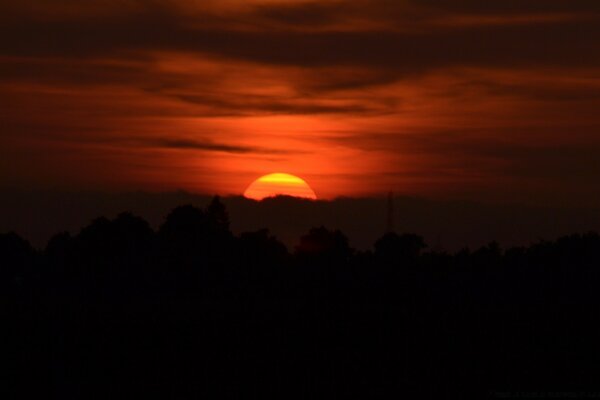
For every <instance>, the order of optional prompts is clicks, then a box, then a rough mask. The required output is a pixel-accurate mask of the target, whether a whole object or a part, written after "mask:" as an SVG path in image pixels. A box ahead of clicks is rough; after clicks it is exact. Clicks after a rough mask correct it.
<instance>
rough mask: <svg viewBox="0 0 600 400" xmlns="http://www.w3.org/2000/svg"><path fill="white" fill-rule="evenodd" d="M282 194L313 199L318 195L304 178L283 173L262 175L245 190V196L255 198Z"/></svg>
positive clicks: (259, 198)
mask: <svg viewBox="0 0 600 400" xmlns="http://www.w3.org/2000/svg"><path fill="white" fill-rule="evenodd" d="M281 195H283V196H292V197H301V198H305V199H311V200H316V199H317V195H316V194H315V192H314V191H313V190H312V189H311V188H310V186H308V183H306V181H304V179H302V178H298V177H297V176H294V175H290V174H283V173H274V174H268V175H264V176H261V177H260V178H258V179H257V180H255V181H254V182H252V183H251V184H250V186H248V189H246V191H245V192H244V196H245V197H247V198H249V199H254V200H262V199H264V198H267V197H274V196H281Z"/></svg>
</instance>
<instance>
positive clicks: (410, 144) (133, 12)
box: [0, 0, 600, 206]
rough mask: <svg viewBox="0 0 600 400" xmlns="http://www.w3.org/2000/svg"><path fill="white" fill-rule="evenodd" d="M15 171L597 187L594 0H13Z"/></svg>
mask: <svg viewBox="0 0 600 400" xmlns="http://www.w3.org/2000/svg"><path fill="white" fill-rule="evenodd" d="M0 60H1V62H0V105H1V107H0V183H1V184H2V186H7V187H18V188H35V189H44V188H65V189H70V190H89V189H94V190H97V189H100V190H114V191H116V190H123V189H143V190H171V189H186V190H191V191H196V192H207V193H214V192H219V193H222V194H239V193H242V192H243V191H244V189H245V188H246V186H247V185H248V184H249V183H250V182H251V181H252V180H253V179H255V178H256V177H258V176H260V175H263V174H266V173H270V172H279V171H281V172H288V173H292V174H297V175H299V176H301V177H303V178H305V179H306V180H307V181H308V182H309V183H310V185H311V186H312V187H313V189H314V190H315V192H316V193H317V195H319V197H321V198H333V197H336V196H359V195H360V196H362V195H379V194H381V193H384V192H386V191H388V190H394V191H396V192H398V193H405V194H410V195H422V196H429V197H434V198H452V197H460V198H469V199H474V200H485V201H499V202H503V201H508V202H527V203H533V204H545V203H550V204H560V203H564V204H568V205H588V206H589V205H594V206H595V205H597V204H599V202H600V185H598V183H597V182H598V181H599V179H598V178H600V2H598V1H597V0H590V1H578V0H570V1H565V0H544V1H539V0H518V1H517V0H514V1H512V0H502V1H481V0H477V1H475V0H473V1H465V0H462V1H461V0H431V1H427V0H421V1H403V0H393V1H392V0H369V1H367V0H364V1H363V0H353V1H335V0H333V1H323V0H322V1H291V0H285V1H284V0H279V1H276V0H251V1H249V0H244V1H242V0H201V1H200V0H198V1H193V0H185V1H184V0H180V1H178V0H162V1H161V0H151V1H142V0H137V1H134V0H102V1H100V0H87V1H80V0H78V1H76V0H53V1H47V0H27V1H25V0H18V1H17V0H12V1H11V0H4V1H2V3H1V5H0Z"/></svg>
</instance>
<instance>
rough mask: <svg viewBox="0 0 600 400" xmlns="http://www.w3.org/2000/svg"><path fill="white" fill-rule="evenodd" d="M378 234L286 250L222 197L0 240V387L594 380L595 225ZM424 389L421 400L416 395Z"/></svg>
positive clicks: (504, 384) (32, 392)
mask: <svg viewBox="0 0 600 400" xmlns="http://www.w3.org/2000/svg"><path fill="white" fill-rule="evenodd" d="M426 249H427V247H426V244H425V242H424V240H423V238H421V237H420V236H417V235H414V234H402V235H398V234H395V233H388V234H385V235H383V236H382V237H381V238H380V239H378V240H377V241H376V242H375V244H374V247H373V251H372V252H371V251H364V252H360V251H358V252H357V251H354V250H353V249H352V248H351V247H350V245H349V242H348V238H347V237H346V236H345V235H344V234H343V233H342V232H340V231H339V230H330V229H327V228H325V227H322V226H321V227H316V228H312V229H310V230H309V232H307V234H306V235H304V236H302V237H301V238H300V240H299V243H298V246H297V247H296V248H295V251H294V253H293V254H290V253H289V252H288V250H287V248H286V247H285V246H284V245H283V244H282V243H281V242H280V241H279V240H277V238H276V237H274V236H273V235H272V234H270V233H269V231H268V230H266V229H263V230H258V231H256V232H244V233H241V234H239V235H237V236H236V235H233V234H232V232H231V231H230V228H229V217H228V214H227V210H226V209H225V206H224V205H223V203H222V202H221V200H220V199H219V198H218V197H216V198H214V199H213V200H212V201H211V203H210V204H209V205H208V206H207V207H206V208H204V209H203V208H199V207H194V206H192V205H186V206H181V207H177V208H175V209H174V210H172V211H171V212H170V213H169V214H168V216H167V217H166V219H165V221H164V223H163V224H162V225H161V226H160V227H159V229H158V231H157V232H155V231H154V230H153V229H152V228H151V227H150V226H149V224H148V223H147V222H146V221H144V220H143V219H141V218H139V217H136V216H134V215H132V214H130V213H123V214H119V215H118V216H117V217H116V218H114V219H108V218H103V217H101V218H97V219H95V220H93V221H92V222H91V223H90V224H89V225H88V226H85V227H84V228H83V229H81V231H80V232H79V233H77V234H74V235H71V234H69V233H66V232H64V233H60V234H57V235H55V236H54V237H53V238H52V239H51V240H50V241H49V242H48V245H47V246H46V248H45V250H44V251H42V252H38V251H35V250H34V249H33V248H32V247H31V246H30V245H29V243H28V242H27V241H25V240H24V239H22V238H20V237H19V236H18V235H16V234H15V233H9V234H0V287H1V288H2V289H3V290H2V292H1V293H0V294H1V296H2V297H1V299H2V300H3V302H2V304H3V306H4V308H3V309H2V310H3V311H4V313H3V314H2V316H3V318H4V320H3V322H4V323H5V327H6V328H5V332H6V333H8V336H9V338H8V339H7V340H6V341H5V345H6V347H7V348H8V349H7V350H8V351H6V352H4V353H3V354H6V356H5V360H7V362H8V364H9V365H10V367H11V368H10V369H9V370H10V372H9V373H10V375H6V376H5V378H4V379H5V381H4V382H3V384H4V388H6V390H7V391H8V397H7V398H18V397H19V396H20V397H23V398H36V397H38V398H39V397H52V398H54V397H55V398H65V399H79V398H95V397H98V398H109V397H114V396H115V393H119V394H120V395H123V396H128V397H156V398H182V399H186V398H199V397H208V398H212V397H216V398H245V397H248V394H250V395H252V394H255V395H261V396H267V395H272V396H278V397H284V398H290V397H298V398H314V397H331V398H336V397H337V398H352V397H357V396H359V397H364V398H390V397H430V398H438V397H441V398H444V397H449V396H454V395H455V396H458V397H476V398H482V397H486V396H488V395H489V394H490V393H495V392H496V391H498V392H501V393H509V392H516V391H527V390H541V389H543V390H547V391H552V390H554V391H560V390H564V389H563V388H565V387H568V388H576V389H577V390H579V389H581V390H583V389H588V388H594V387H595V385H596V384H597V368H596V366H597V364H598V363H599V362H600V345H599V344H598V340H597V338H598V336H599V335H600V328H599V327H598V324H597V321H596V320H597V315H598V314H599V313H600V292H599V291H598V287H599V286H600V237H599V236H598V234H596V233H586V234H573V235H568V236H564V237H561V238H558V239H557V240H554V241H540V242H538V243H534V244H532V245H530V246H527V247H518V248H508V249H505V250H504V249H502V248H501V247H500V245H499V244H498V243H495V242H492V243H490V244H488V245H486V246H483V247H481V248H479V249H475V250H473V251H471V250H468V249H464V250H463V251H460V252H457V253H455V254H447V253H440V252H435V251H429V252H427V251H426ZM423 393H425V396H423Z"/></svg>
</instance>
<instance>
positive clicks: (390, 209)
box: [386, 191, 395, 233]
mask: <svg viewBox="0 0 600 400" xmlns="http://www.w3.org/2000/svg"><path fill="white" fill-rule="evenodd" d="M394 231H395V229H394V192H391V191H390V192H389V193H388V198H387V227H386V233H392V232H394Z"/></svg>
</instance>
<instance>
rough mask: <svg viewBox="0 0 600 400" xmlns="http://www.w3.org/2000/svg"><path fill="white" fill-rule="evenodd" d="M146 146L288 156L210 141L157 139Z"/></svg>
mask: <svg viewBox="0 0 600 400" xmlns="http://www.w3.org/2000/svg"><path fill="white" fill-rule="evenodd" d="M146 144H148V145H151V146H156V147H160V148H169V149H182V150H201V151H218V152H225V153H236V154H247V153H258V154H290V153H291V151H288V150H277V149H267V148H260V147H252V146H235V145H227V144H223V143H214V142H210V141H197V140H191V139H169V138H167V139H159V140H153V141H147V142H146Z"/></svg>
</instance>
